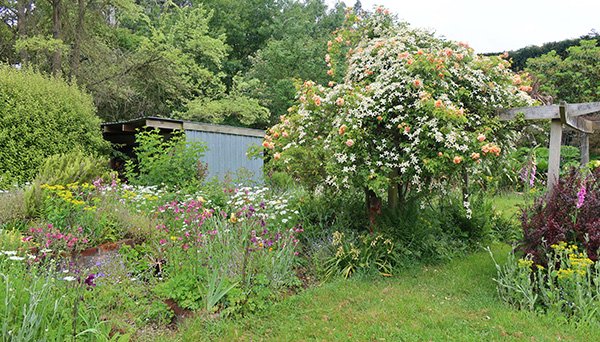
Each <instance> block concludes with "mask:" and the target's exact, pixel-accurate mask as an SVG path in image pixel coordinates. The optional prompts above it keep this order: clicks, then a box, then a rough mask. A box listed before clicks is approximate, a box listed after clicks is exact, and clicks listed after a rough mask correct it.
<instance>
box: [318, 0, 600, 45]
mask: <svg viewBox="0 0 600 342" xmlns="http://www.w3.org/2000/svg"><path fill="white" fill-rule="evenodd" d="M338 1H340V0H326V2H327V4H328V5H330V7H331V5H332V4H334V3H336V2H338ZM340 2H344V3H345V4H346V6H354V4H355V3H356V0H343V1H340ZM361 3H362V8H363V9H365V10H372V9H373V6H375V5H381V6H383V7H385V8H388V9H389V10H390V12H393V13H395V14H397V15H398V17H399V18H400V19H401V20H403V21H406V22H408V23H409V24H410V25H411V26H412V27H418V28H428V29H431V30H433V31H435V32H436V34H437V35H438V36H444V37H445V38H447V39H451V40H456V41H463V42H465V43H468V44H469V46H471V47H472V48H473V49H474V50H475V52H477V53H489V52H499V53H501V52H505V51H511V50H517V49H520V48H523V47H526V46H530V45H537V46H541V45H542V44H544V43H549V42H555V41H561V40H564V39H573V38H579V37H581V36H583V35H586V34H588V33H590V32H591V31H592V29H595V30H597V31H599V32H600V0H568V1H564V0H562V1H559V0H499V1H489V0H411V1H406V0H378V1H376V0H361ZM599 44H600V42H599Z"/></svg>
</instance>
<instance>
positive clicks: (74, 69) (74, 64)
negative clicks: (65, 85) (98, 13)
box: [69, 0, 86, 79]
mask: <svg viewBox="0 0 600 342" xmlns="http://www.w3.org/2000/svg"><path fill="white" fill-rule="evenodd" d="M85 11H86V4H85V0H78V1H77V26H76V27H75V37H74V38H75V39H74V42H73V56H72V60H71V71H70V73H69V78H70V79H73V77H76V76H77V75H78V73H79V63H80V61H81V57H80V56H79V55H80V54H81V42H82V40H83V39H82V38H83V24H84V23H83V21H84V19H85Z"/></svg>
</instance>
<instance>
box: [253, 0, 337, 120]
mask: <svg viewBox="0 0 600 342" xmlns="http://www.w3.org/2000/svg"><path fill="white" fill-rule="evenodd" d="M345 13H346V10H345V7H344V6H343V4H340V3H338V4H337V7H335V8H333V9H331V10H328V8H327V5H326V4H325V3H324V1H323V0H312V1H307V2H305V3H300V2H294V3H290V4H289V5H288V6H287V7H286V8H285V9H284V14H283V15H282V16H280V17H277V18H276V21H275V23H274V25H275V27H277V29H276V30H275V34H274V35H273V37H272V38H271V40H269V42H268V43H267V45H266V46H265V47H264V48H262V49H261V50H258V51H257V52H256V53H255V54H254V55H253V56H251V57H250V60H251V61H252V66H251V68H250V70H249V71H248V73H247V75H246V77H247V78H248V79H256V80H257V82H255V83H254V86H253V87H252V88H251V89H250V90H251V91H252V95H253V96H254V97H256V98H257V99H259V100H260V101H261V103H262V104H263V105H264V106H265V107H267V108H268V109H269V111H270V113H271V117H270V120H269V122H268V124H269V125H273V124H275V123H276V122H277V120H278V118H279V116H280V115H282V114H285V113H286V112H287V109H288V108H289V107H291V106H292V105H293V102H294V97H295V95H296V88H295V86H294V83H295V82H296V81H297V80H307V79H311V80H314V81H317V82H318V83H321V84H326V83H327V82H328V81H329V76H328V75H327V73H326V69H325V68H324V67H325V66H326V65H327V62H326V61H325V57H324V56H325V54H326V52H327V45H326V42H327V39H328V38H329V37H330V35H331V32H333V31H334V30H335V29H336V28H337V27H339V26H341V25H342V24H343V22H344V15H345ZM336 80H337V81H340V80H341V76H338V77H337V79H336Z"/></svg>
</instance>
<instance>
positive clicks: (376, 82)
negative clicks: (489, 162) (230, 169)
mask: <svg viewBox="0 0 600 342" xmlns="http://www.w3.org/2000/svg"><path fill="white" fill-rule="evenodd" d="M327 44H328V53H327V54H326V55H325V56H324V58H325V60H326V61H327V62H328V63H329V64H330V67H331V68H330V69H329V70H328V71H327V73H328V74H330V75H331V76H332V77H334V78H335V76H336V75H337V74H338V73H339V72H343V73H344V77H343V80H342V82H341V83H336V82H335V81H333V80H332V81H331V82H330V83H329V84H328V85H319V84H316V83H315V82H312V81H306V82H304V83H300V84H298V85H297V89H298V92H297V97H296V98H297V100H298V103H297V105H295V106H293V107H291V108H290V109H289V112H288V113H287V114H285V115H282V116H281V118H280V120H281V122H280V123H278V124H276V125H275V126H273V127H272V128H271V129H270V131H269V135H268V136H267V138H266V140H265V141H264V144H263V145H264V146H265V147H267V148H269V149H270V151H271V152H270V156H271V158H272V162H273V165H274V166H275V167H279V168H281V169H284V170H286V169H287V170H290V171H291V172H293V173H295V174H296V176H298V177H301V178H304V179H309V178H312V179H313V180H314V179H317V180H319V179H320V180H321V181H325V182H326V183H328V184H330V185H333V186H336V187H350V186H354V187H364V188H366V189H370V190H372V191H374V192H376V193H379V194H381V190H380V189H393V188H395V187H396V186H397V185H399V186H400V192H399V195H400V196H401V199H402V198H408V197H410V196H418V193H419V192H421V191H423V190H426V189H427V188H429V187H430V186H435V185H436V182H433V179H434V178H435V180H437V181H443V180H444V179H448V178H451V177H453V176H454V175H457V174H458V175H460V174H461V173H462V172H463V171H465V170H469V169H471V168H474V167H476V166H477V165H478V164H479V163H481V161H482V160H485V159H486V158H490V157H491V158H494V157H496V156H498V155H499V154H500V153H501V148H500V147H499V146H498V143H497V142H495V141H494V137H493V134H494V128H495V124H496V123H495V118H494V115H493V114H494V110H495V109H497V108H504V107H517V106H523V105H531V104H533V100H532V99H531V98H530V97H529V96H528V95H527V93H526V91H528V90H530V87H529V85H528V82H529V81H528V80H527V79H526V78H525V77H521V76H520V75H517V74H514V73H513V72H512V71H510V69H509V62H508V61H506V60H505V59H504V58H505V57H506V56H505V55H504V56H492V57H484V56H479V55H477V54H475V53H474V52H473V49H471V48H469V46H468V45H467V44H463V43H461V42H453V41H447V40H444V39H441V38H438V37H436V36H435V35H434V34H433V33H431V32H429V31H425V30H420V29H413V28H411V27H409V26H408V24H406V23H402V22H398V21H397V19H396V18H395V17H393V16H392V15H390V14H389V12H388V11H387V10H384V9H383V8H378V9H377V11H376V12H375V13H373V14H372V15H370V16H368V17H366V18H365V17H363V16H356V15H355V14H354V13H353V12H348V14H347V21H346V23H345V24H344V26H343V28H341V29H340V30H339V31H337V32H335V35H334V36H333V39H331V41H329V42H328V43H327ZM348 47H350V48H349V51H348V54H347V60H346V63H342V61H337V60H335V59H334V58H333V56H336V55H337V54H338V52H339V51H340V50H341V49H347V48H348ZM337 67H340V68H344V69H342V70H340V69H338V68H337Z"/></svg>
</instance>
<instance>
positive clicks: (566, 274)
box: [558, 268, 575, 279]
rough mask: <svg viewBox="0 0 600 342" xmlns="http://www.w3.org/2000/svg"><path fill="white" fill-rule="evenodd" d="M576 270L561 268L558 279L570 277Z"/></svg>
mask: <svg viewBox="0 0 600 342" xmlns="http://www.w3.org/2000/svg"><path fill="white" fill-rule="evenodd" d="M574 272H575V271H573V270H572V269H570V268H567V269H566V270H565V269H560V270H558V279H562V278H570V277H571V275H572V274H573V273H574Z"/></svg>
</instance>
